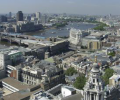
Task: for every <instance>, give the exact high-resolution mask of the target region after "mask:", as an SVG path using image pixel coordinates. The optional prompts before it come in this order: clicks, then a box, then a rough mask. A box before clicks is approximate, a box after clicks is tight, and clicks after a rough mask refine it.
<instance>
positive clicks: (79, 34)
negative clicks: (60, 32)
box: [69, 28, 89, 45]
mask: <svg viewBox="0 0 120 100" xmlns="http://www.w3.org/2000/svg"><path fill="white" fill-rule="evenodd" d="M87 35H89V32H87V31H81V30H78V29H73V28H72V29H71V30H70V36H69V41H70V43H71V44H74V45H80V44H81V41H82V38H83V37H85V36H87Z"/></svg>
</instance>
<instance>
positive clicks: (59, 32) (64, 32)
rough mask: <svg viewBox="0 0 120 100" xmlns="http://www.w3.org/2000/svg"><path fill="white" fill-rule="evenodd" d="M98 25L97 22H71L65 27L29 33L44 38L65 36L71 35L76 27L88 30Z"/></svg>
mask: <svg viewBox="0 0 120 100" xmlns="http://www.w3.org/2000/svg"><path fill="white" fill-rule="evenodd" d="M95 26H96V25H95V24H89V23H82V22H81V23H69V24H68V25H66V26H65V27H62V28H59V29H46V30H45V31H43V32H32V33H27V34H28V35H32V36H39V37H43V38H48V37H57V36H59V37H63V36H69V33H70V29H71V28H75V29H81V30H88V29H91V28H94V27H95Z"/></svg>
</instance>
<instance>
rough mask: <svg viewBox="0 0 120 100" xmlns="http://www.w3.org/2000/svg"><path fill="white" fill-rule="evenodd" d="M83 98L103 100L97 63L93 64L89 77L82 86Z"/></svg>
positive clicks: (102, 88) (101, 83) (101, 82)
mask: <svg viewBox="0 0 120 100" xmlns="http://www.w3.org/2000/svg"><path fill="white" fill-rule="evenodd" d="M84 100H104V87H103V81H102V79H101V76H100V71H99V66H98V64H97V63H94V64H93V68H92V70H91V73H90V77H89V79H88V81H87V83H86V85H85V86H84Z"/></svg>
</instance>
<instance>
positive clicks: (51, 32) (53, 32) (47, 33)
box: [0, 23, 96, 47]
mask: <svg viewBox="0 0 120 100" xmlns="http://www.w3.org/2000/svg"><path fill="white" fill-rule="evenodd" d="M95 26H96V25H94V24H89V23H69V24H68V25H67V26H65V27H62V28H60V29H56V28H54V29H46V30H44V31H41V32H31V33H26V34H27V35H32V36H35V37H38V38H48V37H57V36H59V37H63V36H69V33H70V29H71V28H75V29H81V30H88V29H91V28H94V27H95ZM1 45H4V46H12V45H13V44H12V45H11V44H10V43H9V42H0V47H2V46H1Z"/></svg>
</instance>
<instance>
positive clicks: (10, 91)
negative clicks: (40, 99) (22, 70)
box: [0, 77, 40, 100]
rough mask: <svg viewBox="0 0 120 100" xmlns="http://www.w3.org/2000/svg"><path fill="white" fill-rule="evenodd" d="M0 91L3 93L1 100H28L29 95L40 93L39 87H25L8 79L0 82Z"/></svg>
mask: <svg viewBox="0 0 120 100" xmlns="http://www.w3.org/2000/svg"><path fill="white" fill-rule="evenodd" d="M0 89H2V92H3V97H2V100H29V99H30V95H32V94H34V93H35V92H37V91H40V86H38V85H36V86H32V85H27V84H24V83H22V82H20V81H18V80H16V79H14V78H10V77H9V78H5V79H2V80H0ZM0 93H1V92H0ZM0 100H1V99H0Z"/></svg>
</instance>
